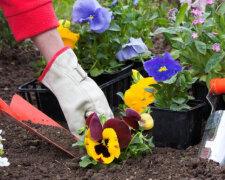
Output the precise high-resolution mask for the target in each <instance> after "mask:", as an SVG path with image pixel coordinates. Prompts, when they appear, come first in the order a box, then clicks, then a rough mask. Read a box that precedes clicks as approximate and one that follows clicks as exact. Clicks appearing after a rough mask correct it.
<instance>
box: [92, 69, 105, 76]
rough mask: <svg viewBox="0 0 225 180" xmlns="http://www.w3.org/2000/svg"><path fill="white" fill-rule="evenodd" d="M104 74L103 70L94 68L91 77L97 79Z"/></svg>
mask: <svg viewBox="0 0 225 180" xmlns="http://www.w3.org/2000/svg"><path fill="white" fill-rule="evenodd" d="M103 72H104V70H103V69H98V68H93V69H91V70H90V75H91V76H92V77H96V76H98V75H100V74H102V73H103Z"/></svg>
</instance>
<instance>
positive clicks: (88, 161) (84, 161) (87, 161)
mask: <svg viewBox="0 0 225 180" xmlns="http://www.w3.org/2000/svg"><path fill="white" fill-rule="evenodd" d="M97 163H98V162H97V161H95V160H91V159H90V156H88V155H86V156H83V157H82V158H81V161H80V163H79V165H80V167H83V168H85V167H87V166H88V165H91V164H93V165H96V164H97Z"/></svg>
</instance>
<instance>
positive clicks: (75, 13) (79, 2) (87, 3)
mask: <svg viewBox="0 0 225 180" xmlns="http://www.w3.org/2000/svg"><path fill="white" fill-rule="evenodd" d="M100 7H101V6H100V4H99V3H98V1H96V0H76V2H75V3H74V5H73V10H72V15H71V17H72V19H73V21H74V22H75V23H76V24H83V23H85V22H86V21H88V18H89V17H90V16H93V15H94V12H95V10H96V9H97V8H100Z"/></svg>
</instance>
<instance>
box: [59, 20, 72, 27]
mask: <svg viewBox="0 0 225 180" xmlns="http://www.w3.org/2000/svg"><path fill="white" fill-rule="evenodd" d="M59 24H61V25H63V27H65V28H69V27H70V21H68V20H64V19H61V20H59Z"/></svg>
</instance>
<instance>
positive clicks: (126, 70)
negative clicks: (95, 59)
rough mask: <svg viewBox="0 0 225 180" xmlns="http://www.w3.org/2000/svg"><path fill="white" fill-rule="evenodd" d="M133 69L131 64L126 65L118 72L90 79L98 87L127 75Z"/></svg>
mask: <svg viewBox="0 0 225 180" xmlns="http://www.w3.org/2000/svg"><path fill="white" fill-rule="evenodd" d="M132 67H133V63H127V64H126V65H125V66H124V67H123V68H121V69H120V70H118V71H116V72H113V73H106V72H104V73H102V74H101V75H99V76H97V77H91V76H90V77H91V78H92V79H93V80H94V81H95V82H96V83H97V84H98V85H102V84H104V83H107V82H108V81H110V80H112V79H115V78H118V77H120V76H122V75H124V74H127V73H129V72H131V69H132Z"/></svg>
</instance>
